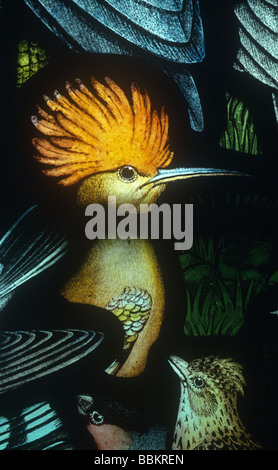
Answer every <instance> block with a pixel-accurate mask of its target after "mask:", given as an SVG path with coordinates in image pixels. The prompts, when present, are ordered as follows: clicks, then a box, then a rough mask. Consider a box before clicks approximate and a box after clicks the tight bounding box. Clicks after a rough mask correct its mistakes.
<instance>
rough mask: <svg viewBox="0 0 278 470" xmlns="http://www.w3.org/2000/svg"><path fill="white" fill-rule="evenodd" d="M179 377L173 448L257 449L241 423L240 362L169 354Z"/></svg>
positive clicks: (241, 381)
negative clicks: (238, 399)
mask: <svg viewBox="0 0 278 470" xmlns="http://www.w3.org/2000/svg"><path fill="white" fill-rule="evenodd" d="M169 363H170V365H171V367H172V368H173V370H174V371H175V372H176V374H177V375H178V377H179V381H180V400H179V407H178V413H177V419H176V425H175V430H174V436H173V444H172V449H174V450H259V449H260V448H261V446H260V444H259V443H257V442H256V440H255V439H254V438H253V437H252V436H251V434H250V433H248V431H247V430H246V428H245V426H244V424H243V423H242V421H241V419H240V416H239V414H238V409H237V395H238V393H240V394H242V395H244V386H245V385H246V384H245V379H244V376H243V370H242V367H241V365H240V364H238V363H236V362H234V361H233V360H231V359H222V358H221V359H220V358H217V357H214V356H209V357H205V358H201V359H195V360H193V361H191V362H189V363H188V362H186V361H185V360H184V359H182V358H180V357H177V356H171V357H170V358H169Z"/></svg>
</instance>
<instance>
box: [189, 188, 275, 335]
mask: <svg viewBox="0 0 278 470" xmlns="http://www.w3.org/2000/svg"><path fill="white" fill-rule="evenodd" d="M190 202H193V204H194V202H195V204H194V207H195V208H196V211H198V209H199V211H200V209H201V208H203V209H204V212H208V211H211V212H210V213H212V211H215V213H216V214H217V213H218V212H219V206H220V208H221V210H223V208H226V210H225V211H223V215H222V220H221V222H222V223H223V229H221V232H220V234H219V233H214V232H212V233H210V234H208V233H206V234H205V235H203V234H202V233H199V234H198V235H195V236H194V243H193V247H192V248H191V250H189V251H186V252H184V253H182V254H181V255H180V264H181V269H182V272H183V276H184V281H185V295H186V299H187V309H186V315H185V325H184V331H185V334H186V335H193V336H211V335H236V334H237V333H238V332H239V330H240V328H241V326H242V325H243V322H244V317H245V314H246V311H247V308H248V305H249V303H250V300H251V299H253V298H254V297H255V296H256V295H257V294H259V293H260V292H262V291H263V290H264V289H266V288H267V287H268V286H271V285H273V284H277V283H278V274H277V266H276V267H275V266H274V262H273V260H274V259H275V252H276V250H277V242H276V238H275V235H274V234H272V233H271V231H270V233H268V234H267V235H265V236H263V234H259V235H258V234H257V233H252V230H251V232H250V231H249V232H248V233H247V232H245V230H244V227H241V230H240V231H235V232H233V231H232V230H231V227H232V226H233V225H236V224H230V225H228V228H227V227H226V226H225V214H226V218H227V219H229V217H231V216H232V214H235V213H237V214H241V216H242V218H243V219H244V220H246V226H247V227H248V228H249V227H250V221H249V219H248V218H246V217H245V214H248V213H249V214H250V213H251V214H260V213H266V212H267V208H269V207H271V204H270V202H269V200H268V199H267V198H265V197H258V196H250V195H247V196H246V195H245V196H242V197H240V195H236V196H234V197H232V196H231V195H227V196H226V200H223V199H222V200H221V201H220V202H219V201H217V200H216V199H211V200H210V203H208V201H206V200H205V199H203V198H201V197H200V196H199V195H198V196H197V197H195V198H193V199H192V200H191V201H190ZM272 203H273V201H272ZM270 213H271V210H270ZM252 217H253V215H251V218H252ZM224 227H226V231H225V229H224ZM245 228H246V227H245ZM258 237H259V238H258Z"/></svg>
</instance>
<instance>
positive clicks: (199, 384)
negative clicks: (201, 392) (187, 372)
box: [193, 377, 205, 388]
mask: <svg viewBox="0 0 278 470" xmlns="http://www.w3.org/2000/svg"><path fill="white" fill-rule="evenodd" d="M193 384H194V385H195V387H197V388H202V387H203V386H204V385H205V381H204V380H203V379H202V378H201V377H196V378H195V379H194V380H193Z"/></svg>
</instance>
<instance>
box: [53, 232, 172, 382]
mask: <svg viewBox="0 0 278 470" xmlns="http://www.w3.org/2000/svg"><path fill="white" fill-rule="evenodd" d="M126 289H135V290H138V291H139V292H146V293H147V295H148V296H149V298H150V299H151V311H150V314H149V319H148V321H147V324H146V326H145V327H144V329H143V331H142V332H141V333H140V334H139V335H138V339H137V341H136V344H134V346H133V348H132V352H131V354H130V355H129V357H128V359H127V361H126V363H125V364H124V365H123V367H122V368H121V371H120V374H118V375H121V376H135V375H138V374H139V373H141V372H142V371H143V370H144V367H145V363H146V359H147V355H148V351H149V348H150V346H151V345H152V344H153V342H154V341H155V340H156V339H157V337H158V335H159V331H160V327H161V323H162V319H163V314H164V285H163V280H162V276H161V272H160V268H159V264H158V260H157V258H156V254H155V251H154V249H153V246H152V244H151V243H150V242H149V241H148V240H140V239H136V240H121V239H116V240H109V239H105V240H98V241H96V242H93V243H92V245H91V246H90V247H89V249H88V252H87V255H86V257H85V260H84V262H83V263H82V264H81V265H80V266H79V268H78V269H77V271H76V272H75V273H74V274H73V275H72V276H71V277H70V279H68V281H67V282H66V283H65V285H64V286H63V288H62V291H61V294H62V296H63V297H65V298H66V299H67V300H68V301H70V302H74V303H81V304H89V305H96V306H98V307H102V308H107V306H108V304H109V302H111V300H112V299H115V298H118V297H119V296H120V295H123V293H124V292H125V290H126ZM92 327H93V323H92Z"/></svg>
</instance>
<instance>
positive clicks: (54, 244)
mask: <svg viewBox="0 0 278 470" xmlns="http://www.w3.org/2000/svg"><path fill="white" fill-rule="evenodd" d="M67 245H68V243H67V241H66V239H65V238H64V236H63V235H61V234H60V233H57V230H56V229H55V227H53V226H52V225H51V224H50V223H49V221H48V220H46V219H45V217H44V216H43V215H42V214H41V213H40V211H39V208H38V207H37V206H33V207H31V208H29V209H28V210H27V211H26V212H24V214H23V215H22V216H21V217H19V218H18V219H17V221H16V222H15V223H14V225H13V226H12V227H11V228H10V229H9V230H8V231H7V233H6V234H5V235H4V236H3V237H2V239H1V240H0V309H1V304H2V307H3V305H4V304H5V300H6V299H7V297H8V296H9V295H10V294H11V293H12V292H13V291H14V290H15V289H16V288H17V287H18V286H20V285H21V284H23V283H24V282H26V281H28V280H29V279H31V278H32V277H34V276H37V275H38V274H39V273H41V272H42V271H44V270H45V269H47V268H49V267H50V266H52V265H53V264H55V263H56V262H57V261H58V260H59V259H61V258H62V257H63V256H64V255H65V253H66V251H67Z"/></svg>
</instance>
